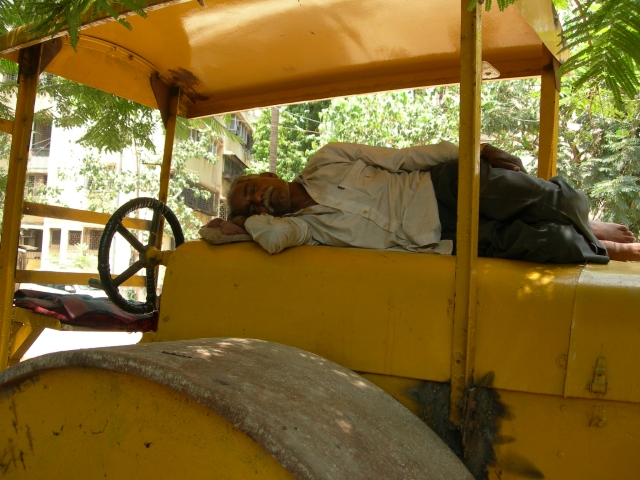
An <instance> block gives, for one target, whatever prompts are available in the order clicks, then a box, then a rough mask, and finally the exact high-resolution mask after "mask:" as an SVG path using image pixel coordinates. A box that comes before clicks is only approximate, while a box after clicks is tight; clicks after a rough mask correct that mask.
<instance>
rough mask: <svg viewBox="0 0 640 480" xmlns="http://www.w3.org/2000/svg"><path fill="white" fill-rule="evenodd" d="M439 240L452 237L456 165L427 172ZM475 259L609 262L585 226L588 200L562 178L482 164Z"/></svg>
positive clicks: (454, 236) (454, 214)
mask: <svg viewBox="0 0 640 480" xmlns="http://www.w3.org/2000/svg"><path fill="white" fill-rule="evenodd" d="M431 179H432V181H433V186H434V189H435V192H436V198H437V199H438V212H439V214H440V223H441V225H442V238H443V239H451V240H454V242H455V238H456V221H457V207H458V162H457V161H451V162H446V163H443V164H440V165H437V166H435V167H433V168H432V169H431ZM479 222H480V224H479V229H478V255H479V256H481V257H494V258H510V259H517V260H526V261H529V262H536V263H585V262H593V263H603V264H604V263H608V262H609V257H608V256H607V251H606V249H605V248H604V247H603V246H602V244H601V243H600V242H599V241H598V239H597V238H596V237H595V235H594V234H593V232H592V231H591V227H590V226H589V200H588V199H587V197H586V195H585V194H584V193H583V192H581V191H578V190H574V189H573V188H571V187H570V186H569V185H568V184H567V183H566V182H565V181H564V180H563V179H561V178H560V177H553V178H552V179H551V180H549V181H546V180H542V179H540V178H535V177H532V176H530V175H527V174H525V173H522V172H512V171H510V170H505V169H502V168H493V167H491V165H489V163H488V162H485V161H481V165H480V220H479Z"/></svg>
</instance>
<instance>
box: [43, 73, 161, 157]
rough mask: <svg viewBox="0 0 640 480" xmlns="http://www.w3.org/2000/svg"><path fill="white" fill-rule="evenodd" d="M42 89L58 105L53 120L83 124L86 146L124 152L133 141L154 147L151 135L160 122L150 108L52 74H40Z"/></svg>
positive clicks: (68, 125) (66, 125)
mask: <svg viewBox="0 0 640 480" xmlns="http://www.w3.org/2000/svg"><path fill="white" fill-rule="evenodd" d="M39 92H40V93H41V94H44V95H47V96H49V97H50V98H51V99H52V100H53V102H54V103H55V105H56V113H55V116H54V118H53V121H54V124H56V125H58V126H60V127H62V128H66V129H69V128H76V127H83V128H84V129H85V134H84V135H83V136H82V137H81V138H80V139H79V140H78V143H79V144H80V145H82V146H84V147H93V148H96V149H97V150H100V151H106V152H121V151H123V150H124V149H126V148H128V147H130V146H131V145H136V146H137V147H142V148H146V149H148V150H151V151H153V150H154V148H155V147H154V144H153V141H152V140H151V136H152V135H153V132H154V131H155V129H156V126H157V124H158V119H157V117H156V116H155V115H154V114H153V110H152V109H151V108H148V107H145V106H143V105H140V104H138V103H134V102H132V101H130V100H125V99H124V98H120V97H116V96H115V95H111V94H109V93H105V92H102V91H100V90H96V89H95V88H91V87H87V86H86V85H81V84H79V83H76V82H72V81H70V80H66V79H64V78H61V77H56V76H53V75H45V76H42V77H41V81H40V85H39Z"/></svg>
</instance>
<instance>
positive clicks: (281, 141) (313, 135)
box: [247, 101, 329, 181]
mask: <svg viewBox="0 0 640 480" xmlns="http://www.w3.org/2000/svg"><path fill="white" fill-rule="evenodd" d="M328 104H329V102H328V101H322V102H314V103H301V104H298V105H288V106H285V107H281V108H280V123H279V126H278V165H277V167H276V173H277V174H278V175H279V176H280V178H283V179H285V180H287V181H290V180H293V179H294V178H295V177H296V176H297V175H299V174H300V172H301V171H302V169H303V168H304V166H305V165H306V163H307V159H308V158H309V157H310V156H311V155H313V153H315V151H316V150H317V149H318V148H319V144H318V136H319V131H318V127H319V125H320V114H321V111H322V110H323V109H324V108H325V107H326V106H327V105H328ZM270 131H271V109H268V108H267V109H264V110H263V111H262V113H261V115H260V116H259V117H258V120H257V121H256V123H255V124H254V125H253V140H254V143H253V150H254V154H253V157H254V159H255V162H254V163H253V164H252V165H251V167H250V168H249V169H248V170H247V173H259V172H264V171H268V170H269V134H270Z"/></svg>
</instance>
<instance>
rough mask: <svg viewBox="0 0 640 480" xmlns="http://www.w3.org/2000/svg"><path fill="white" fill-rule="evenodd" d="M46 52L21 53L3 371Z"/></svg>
mask: <svg viewBox="0 0 640 480" xmlns="http://www.w3.org/2000/svg"><path fill="white" fill-rule="evenodd" d="M42 51H43V44H42V43H38V44H36V45H33V46H31V47H27V48H25V49H23V50H20V71H19V73H18V99H17V102H16V113H15V117H16V118H15V120H14V122H13V132H12V139H11V153H10V155H9V172H8V176H7V193H6V198H7V202H6V204H5V210H4V218H3V221H2V247H1V248H0V371H2V370H4V369H5V368H7V365H8V362H9V348H10V345H9V342H10V336H11V308H12V306H13V294H14V291H15V276H16V261H17V256H18V241H19V236H20V222H21V220H22V202H23V200H24V185H25V178H26V174H27V161H28V159H29V144H30V143H31V128H32V124H33V112H34V109H35V102H36V93H37V90H38V77H39V76H40V71H41V68H40V60H41V58H42Z"/></svg>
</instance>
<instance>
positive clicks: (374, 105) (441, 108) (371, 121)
mask: <svg viewBox="0 0 640 480" xmlns="http://www.w3.org/2000/svg"><path fill="white" fill-rule="evenodd" d="M458 92H459V88H458V87H457V86H452V87H437V88H431V89H428V90H408V91H404V92H392V93H379V94H375V95H366V96H360V97H347V98H339V99H334V100H332V101H331V104H330V105H329V107H328V108H326V109H325V110H324V111H323V115H322V120H323V124H322V128H321V131H322V134H321V136H320V144H321V145H324V144H325V143H328V142H350V143H364V144H367V145H377V146H382V147H393V148H404V147H408V146H411V145H422V144H428V143H433V142H437V141H438V140H450V141H453V142H457V141H458V107H459V95H458Z"/></svg>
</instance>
